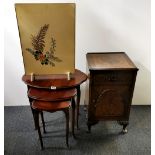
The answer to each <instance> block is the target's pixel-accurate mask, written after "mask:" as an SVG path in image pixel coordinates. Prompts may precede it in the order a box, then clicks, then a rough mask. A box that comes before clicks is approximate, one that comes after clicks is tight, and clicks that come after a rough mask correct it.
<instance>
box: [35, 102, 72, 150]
mask: <svg viewBox="0 0 155 155" xmlns="http://www.w3.org/2000/svg"><path fill="white" fill-rule="evenodd" d="M69 108H70V103H69V102H67V101H66V102H65V101H64V102H46V101H37V100H34V101H33V102H32V109H33V112H34V120H35V124H36V127H37V130H38V135H39V140H40V144H41V149H44V146H43V140H42V135H41V131H40V126H39V113H42V111H48V112H55V111H63V112H64V113H65V117H66V145H67V147H69V143H68V135H69ZM73 123H74V121H73ZM73 125H74V124H72V126H73Z"/></svg>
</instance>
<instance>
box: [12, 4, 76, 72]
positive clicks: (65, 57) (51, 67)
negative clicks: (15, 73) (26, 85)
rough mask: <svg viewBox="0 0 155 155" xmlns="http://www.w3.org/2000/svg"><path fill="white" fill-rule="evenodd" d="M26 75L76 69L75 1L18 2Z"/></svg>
mask: <svg viewBox="0 0 155 155" xmlns="http://www.w3.org/2000/svg"><path fill="white" fill-rule="evenodd" d="M15 9H16V16H17V23H18V29H19V35H20V42H21V48H22V54H23V61H24V67H25V74H26V75H29V74H31V73H34V74H37V75H42V74H66V73H67V72H71V73H73V72H74V70H75V4H73V3H59V4H57V3H53V4H51V3H50V4H47V3H46V4H32V3H31V4H15Z"/></svg>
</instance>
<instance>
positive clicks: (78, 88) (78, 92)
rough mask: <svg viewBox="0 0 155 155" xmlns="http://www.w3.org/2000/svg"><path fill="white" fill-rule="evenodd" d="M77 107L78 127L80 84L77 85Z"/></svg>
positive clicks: (77, 120)
mask: <svg viewBox="0 0 155 155" xmlns="http://www.w3.org/2000/svg"><path fill="white" fill-rule="evenodd" d="M76 89H77V108H76V126H77V129H79V107H80V98H81V90H80V85H79V86H77V88H76Z"/></svg>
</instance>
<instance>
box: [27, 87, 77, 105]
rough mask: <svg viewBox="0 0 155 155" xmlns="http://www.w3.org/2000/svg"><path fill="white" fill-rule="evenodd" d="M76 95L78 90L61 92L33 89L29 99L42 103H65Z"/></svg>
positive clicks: (29, 92)
mask: <svg viewBox="0 0 155 155" xmlns="http://www.w3.org/2000/svg"><path fill="white" fill-rule="evenodd" d="M75 95H76V89H75V88H72V89H59V90H53V91H51V90H49V89H37V88H33V87H31V88H30V89H29V91H28V97H30V98H32V99H35V100H40V101H51V102H52V101H53V102H55V101H62V100H63V101H65V100H70V99H71V98H73V97H74V96H75Z"/></svg>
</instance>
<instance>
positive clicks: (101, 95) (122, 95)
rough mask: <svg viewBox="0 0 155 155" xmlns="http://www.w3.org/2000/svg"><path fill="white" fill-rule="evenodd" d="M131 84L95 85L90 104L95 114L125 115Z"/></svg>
mask: <svg viewBox="0 0 155 155" xmlns="http://www.w3.org/2000/svg"><path fill="white" fill-rule="evenodd" d="M129 92H130V91H129V85H120V84H119V85H117V84H115V85H95V86H93V89H92V91H91V102H90V104H91V105H90V106H91V107H92V109H93V113H94V114H93V115H94V116H95V117H96V118H98V119H102V118H105V117H109V116H111V117H112V116H113V117H123V116H125V115H126V113H127V109H128V107H129V99H130V95H129Z"/></svg>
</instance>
